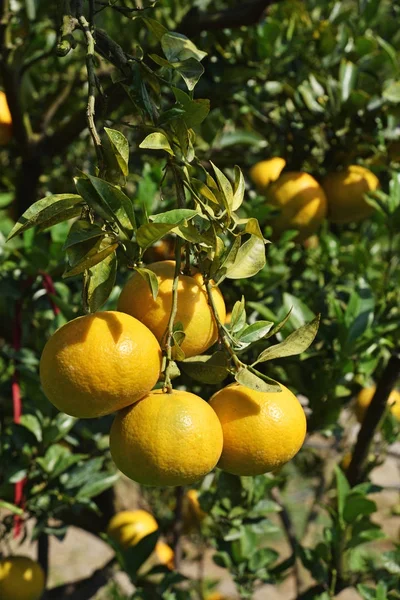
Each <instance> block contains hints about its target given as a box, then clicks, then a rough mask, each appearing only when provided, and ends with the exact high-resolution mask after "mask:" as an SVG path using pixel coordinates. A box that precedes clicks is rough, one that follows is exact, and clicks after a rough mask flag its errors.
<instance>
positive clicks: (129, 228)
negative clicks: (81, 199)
mask: <svg viewBox="0 0 400 600" xmlns="http://www.w3.org/2000/svg"><path fill="white" fill-rule="evenodd" d="M89 180H90V182H91V184H92V185H93V187H94V189H95V190H96V192H97V194H98V196H99V197H100V198H101V199H102V200H103V202H104V204H106V205H107V206H108V207H109V208H110V210H111V213H112V214H113V216H114V218H115V220H116V221H117V223H118V225H119V227H120V228H121V229H122V230H123V231H124V233H126V235H127V237H128V238H129V239H131V237H132V233H133V231H134V230H135V229H136V221H135V214H134V210H133V204H132V202H131V200H130V198H128V196H127V195H126V194H124V192H123V191H121V190H120V189H119V188H118V187H116V186H115V185H112V184H111V183H108V181H104V179H99V178H98V177H93V176H92V175H89Z"/></svg>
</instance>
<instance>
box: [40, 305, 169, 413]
mask: <svg viewBox="0 0 400 600" xmlns="http://www.w3.org/2000/svg"><path fill="white" fill-rule="evenodd" d="M160 369H161V349H160V346H159V344H158V342H157V340H156V338H155V337H154V335H153V334H152V333H151V331H150V330H149V329H147V327H145V326H144V325H143V324H142V323H140V322H139V321H138V320H137V319H134V318H133V317H131V316H129V315H126V314H124V313H120V312H116V311H105V312H98V313H94V314H91V315H86V316H84V317H78V318H77V319H74V320H73V321H70V322H69V323H66V324H65V325H63V326H62V327H60V329H58V330H57V331H56V332H55V333H54V334H53V335H52V336H51V338H50V339H49V340H48V342H47V344H46V345H45V347H44V350H43V353H42V357H41V360H40V380H41V383H42V387H43V391H44V393H45V394H46V396H47V398H48V399H49V400H50V402H52V404H54V406H56V407H57V408H58V409H59V410H61V411H63V412H65V413H67V414H69V415H72V416H74V417H80V418H90V417H99V416H101V415H106V414H109V413H112V412H114V411H116V410H119V409H120V408H124V407H125V406H128V405H129V404H133V402H136V401H137V400H139V398H142V397H143V396H145V395H146V394H147V393H148V392H149V391H150V390H151V389H152V388H153V387H154V385H155V384H156V383H157V380H158V377H159V375H160Z"/></svg>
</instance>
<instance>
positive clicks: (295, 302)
mask: <svg viewBox="0 0 400 600" xmlns="http://www.w3.org/2000/svg"><path fill="white" fill-rule="evenodd" d="M282 308H283V309H284V310H285V312H287V313H288V315H287V319H288V318H289V317H290V321H289V323H288V326H290V329H289V330H290V331H293V330H295V329H298V328H299V327H301V326H302V325H304V324H305V323H307V322H309V321H312V319H315V314H314V313H313V311H312V310H310V309H309V308H308V306H307V305H306V304H305V303H304V302H303V301H302V300H300V298H297V297H296V296H293V295H292V294H289V293H287V292H284V294H283V307H282ZM287 319H286V320H287Z"/></svg>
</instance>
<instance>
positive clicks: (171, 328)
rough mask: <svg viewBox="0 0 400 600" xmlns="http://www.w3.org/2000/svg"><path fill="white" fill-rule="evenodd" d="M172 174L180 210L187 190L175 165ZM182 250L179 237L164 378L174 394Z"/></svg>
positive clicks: (172, 165)
mask: <svg viewBox="0 0 400 600" xmlns="http://www.w3.org/2000/svg"><path fill="white" fill-rule="evenodd" d="M171 168H172V173H173V175H174V180H175V187H176V193H177V198H178V206H179V208H183V206H184V205H185V190H184V189H183V184H182V181H181V179H180V177H179V173H178V172H177V169H176V167H175V165H174V164H173V163H171ZM181 249H182V240H181V238H179V237H176V238H175V272H174V280H173V282H172V304H171V313H170V315H169V320H168V326H167V337H166V340H165V354H166V358H167V364H166V368H165V377H164V387H163V390H164V392H167V393H169V394H170V393H171V392H172V383H171V368H172V364H173V360H172V347H173V346H172V342H173V334H174V322H175V318H176V313H177V310H178V283H179V276H180V273H181Z"/></svg>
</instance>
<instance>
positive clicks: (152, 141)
mask: <svg viewBox="0 0 400 600" xmlns="http://www.w3.org/2000/svg"><path fill="white" fill-rule="evenodd" d="M139 148H144V149H147V150H165V152H168V154H170V155H171V156H173V155H174V152H173V150H172V148H171V146H170V143H169V141H168V139H167V138H166V136H165V135H164V134H163V133H160V132H155V133H150V134H149V135H148V136H147V137H145V139H144V140H143V142H142V143H141V144H139Z"/></svg>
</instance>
